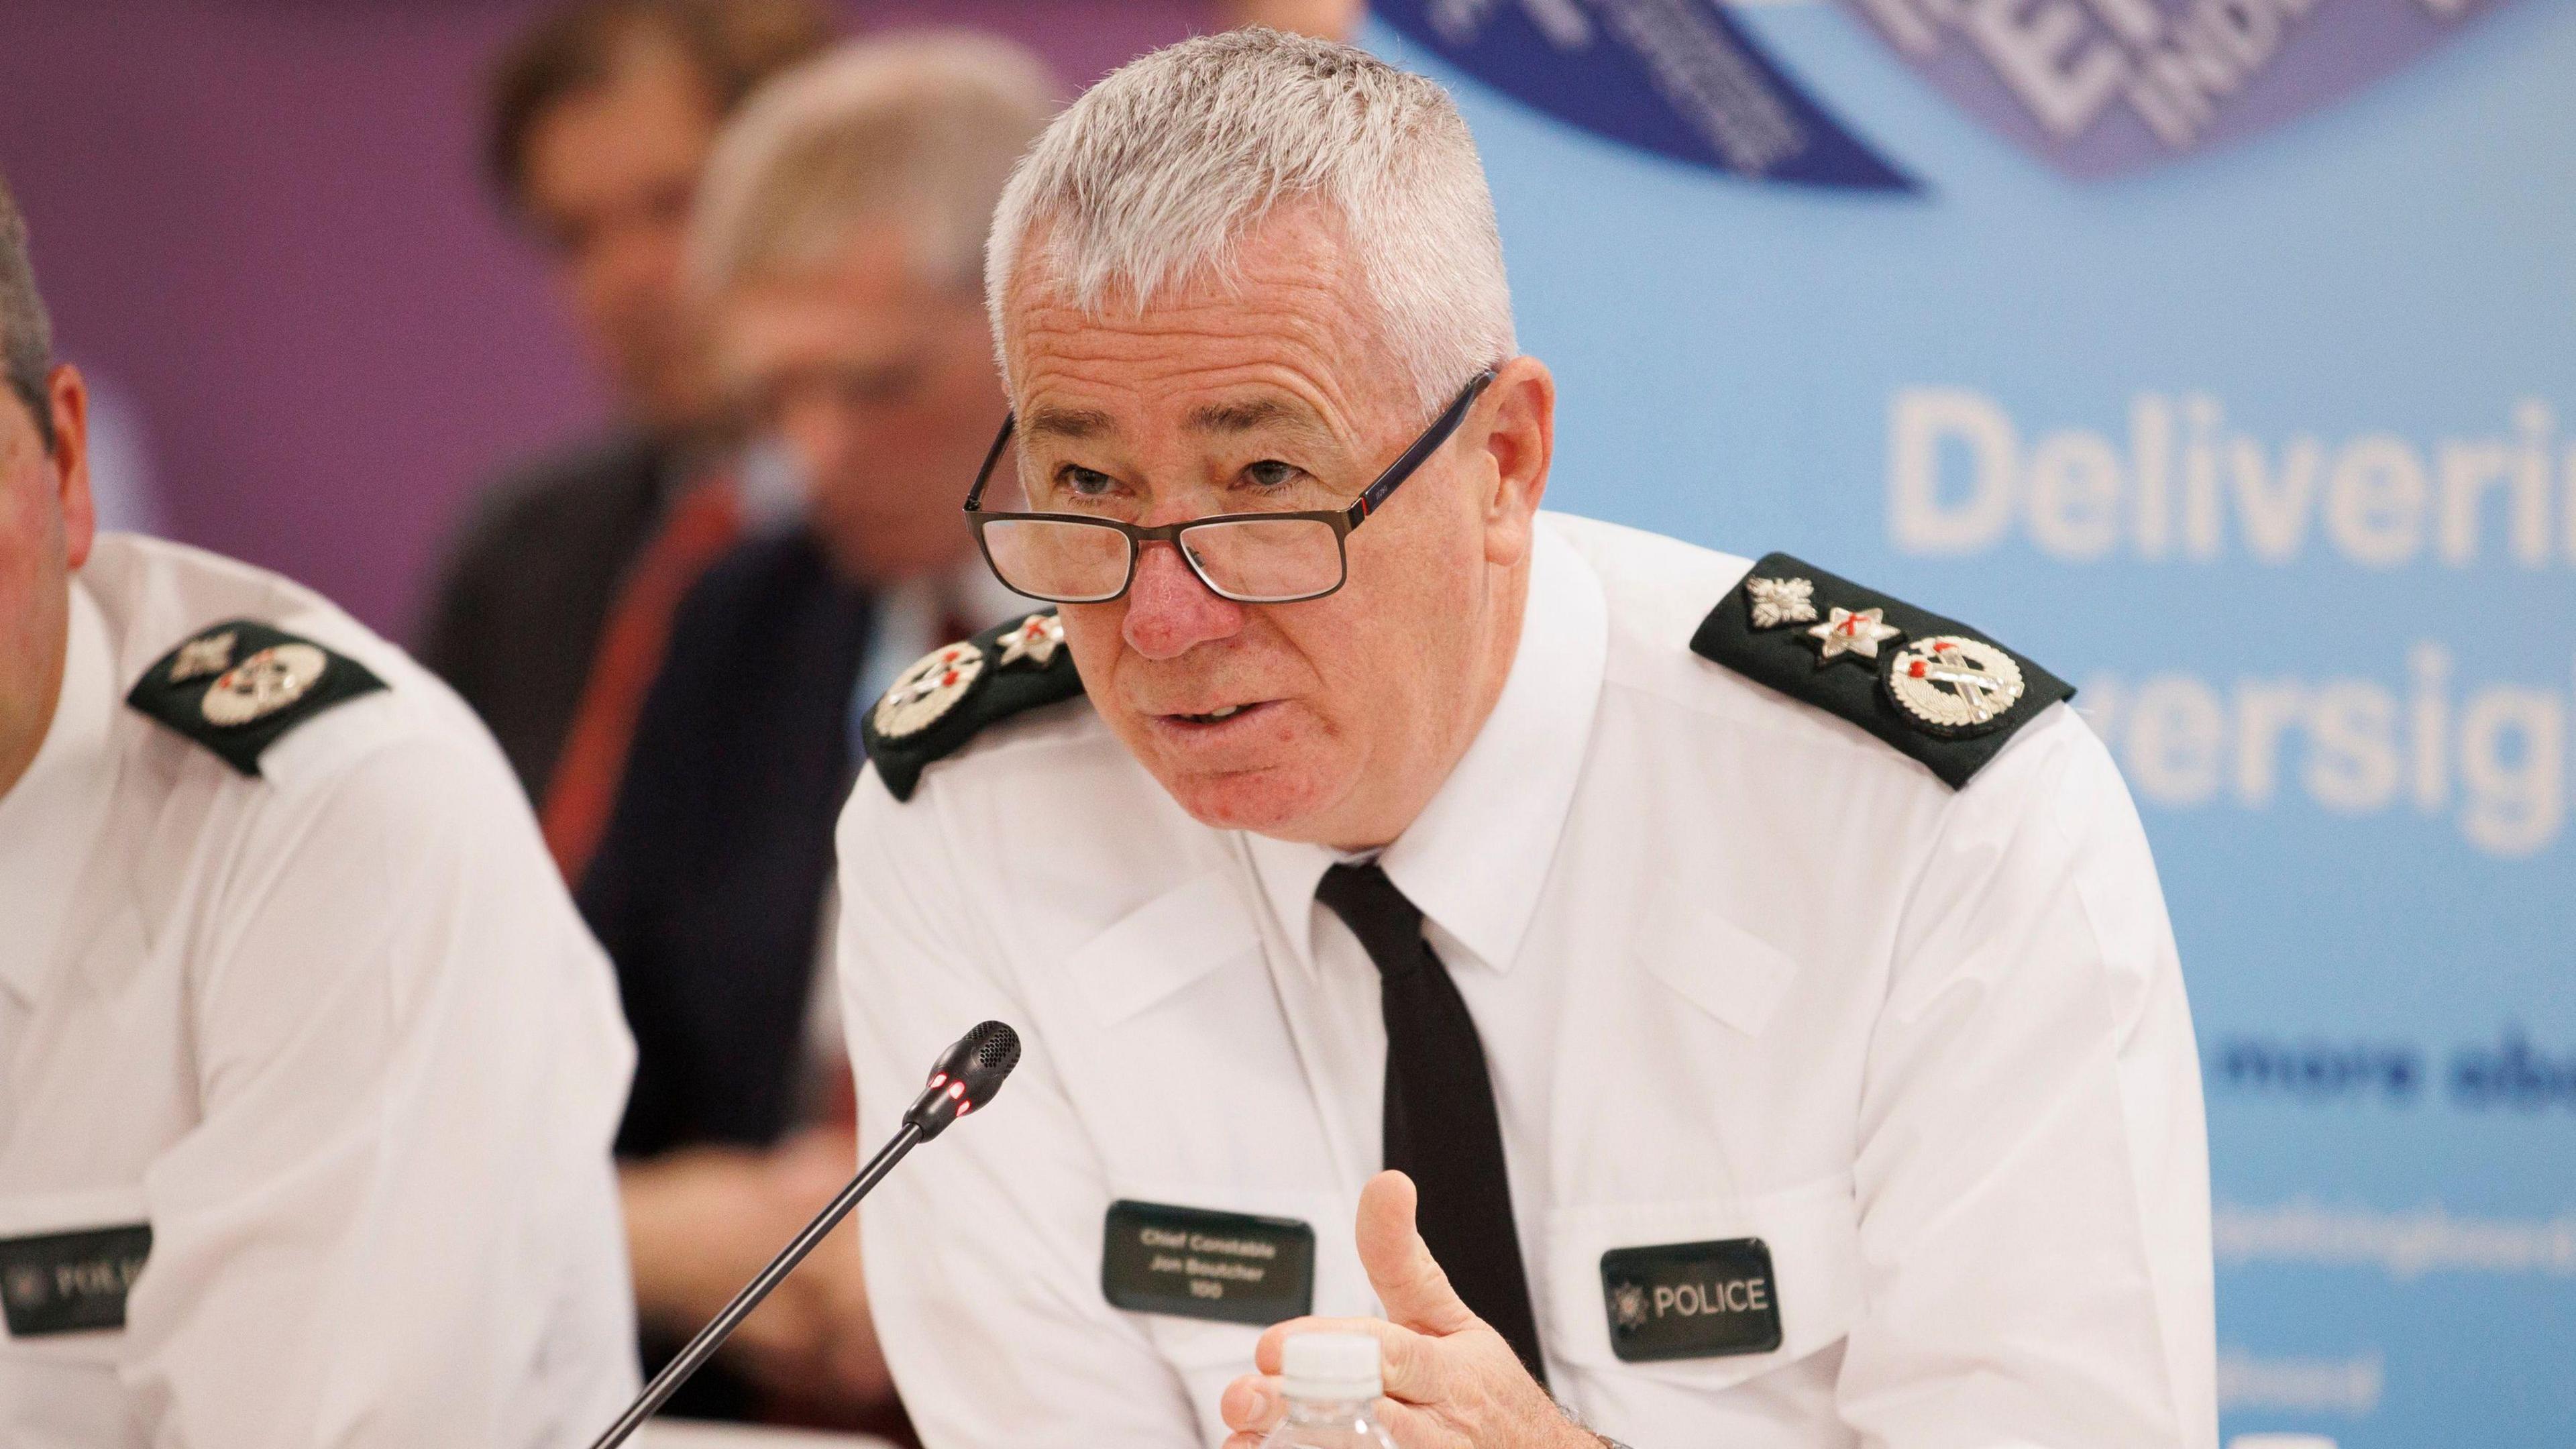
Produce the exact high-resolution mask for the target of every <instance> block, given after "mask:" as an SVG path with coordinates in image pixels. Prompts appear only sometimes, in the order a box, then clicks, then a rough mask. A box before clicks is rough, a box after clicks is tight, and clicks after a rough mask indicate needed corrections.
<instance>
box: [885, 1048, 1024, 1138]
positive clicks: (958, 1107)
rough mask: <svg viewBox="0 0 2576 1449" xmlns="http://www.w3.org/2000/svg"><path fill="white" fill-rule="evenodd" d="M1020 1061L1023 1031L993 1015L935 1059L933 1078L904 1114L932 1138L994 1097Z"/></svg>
mask: <svg viewBox="0 0 2576 1449" xmlns="http://www.w3.org/2000/svg"><path fill="white" fill-rule="evenodd" d="M1019 1064H1020V1034H1019V1033H1018V1032H1016V1031H1013V1030H1011V1028H1010V1026H1009V1024H1008V1023H1006V1022H999V1021H987V1022H984V1023H981V1024H980V1025H978V1026H977V1027H976V1028H975V1029H974V1030H973V1031H970V1032H968V1033H966V1034H965V1035H964V1036H961V1037H959V1038H958V1039H957V1042H956V1044H955V1045H953V1046H951V1047H949V1049H948V1050H947V1051H946V1052H945V1053H943V1054H941V1056H940V1058H939V1060H938V1061H936V1062H934V1063H932V1064H931V1067H930V1081H929V1082H928V1083H927V1084H926V1085H925V1086H923V1087H922V1089H921V1095H920V1096H919V1097H918V1098H916V1099H914V1101H913V1104H912V1110H910V1111H908V1112H906V1113H904V1114H903V1120H904V1121H905V1122H906V1123H907V1124H909V1125H910V1126H912V1127H915V1128H918V1129H919V1130H920V1133H921V1140H922V1141H924V1142H927V1141H929V1140H930V1139H931V1138H933V1137H936V1136H938V1135H939V1134H940V1133H942V1132H945V1131H947V1130H948V1124H949V1123H951V1122H954V1121H956V1120H957V1119H958V1118H960V1117H963V1116H965V1115H966V1114H967V1113H969V1112H972V1111H974V1110H975V1109H976V1108H978V1107H981V1106H983V1105H985V1104H986V1103H988V1102H991V1101H992V1100H993V1094H994V1093H996V1092H998V1091H1000V1090H1002V1079H1003V1078H1005V1077H1007V1076H1009V1075H1010V1074H1011V1068H1013V1067H1016V1066H1018V1065H1019Z"/></svg>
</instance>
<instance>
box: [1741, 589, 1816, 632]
mask: <svg viewBox="0 0 2576 1449" xmlns="http://www.w3.org/2000/svg"><path fill="white" fill-rule="evenodd" d="M1744 596H1745V598H1746V599H1748V600H1750V601H1751V602H1752V605H1753V627H1754V628H1756V629H1777V628H1779V627H1780V626H1781V625H1783V624H1806V623H1812V622H1814V620H1815V617H1816V581H1815V580H1814V579H1746V580H1745V581H1744Z"/></svg>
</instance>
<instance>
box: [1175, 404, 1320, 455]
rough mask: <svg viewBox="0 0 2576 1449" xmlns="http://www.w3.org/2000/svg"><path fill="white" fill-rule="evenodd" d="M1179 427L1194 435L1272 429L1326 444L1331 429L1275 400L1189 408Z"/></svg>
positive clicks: (1302, 409) (1304, 410)
mask: <svg viewBox="0 0 2576 1449" xmlns="http://www.w3.org/2000/svg"><path fill="white" fill-rule="evenodd" d="M1183 425H1184V426H1186V427H1187V428H1188V429H1189V430H1190V431H1191V432H1194V433H1215V434H1228V433H1250V432H1257V431H1259V430H1261V429H1263V428H1270V427H1276V428H1278V429H1279V430H1280V431H1282V432H1284V433H1287V434H1289V435H1290V436H1291V437H1294V438H1298V439H1302V440H1304V441H1306V442H1308V443H1320V444H1325V445H1329V444H1330V443H1331V442H1332V440H1333V439H1332V430H1331V429H1329V428H1327V427H1325V426H1324V424H1323V420H1322V419H1320V418H1318V417H1316V416H1315V415H1314V413H1312V412H1310V411H1308V410H1307V409H1305V408H1302V407H1298V406H1296V405H1295V404H1293V403H1287V402H1282V401H1280V400H1279V399H1277V398H1246V399H1243V400H1242V401H1239V402H1215V403H1207V404H1203V405H1202V406H1199V407H1195V408H1192V409H1191V410H1190V415H1189V416H1188V417H1187V418H1186V419H1184V420H1183Z"/></svg>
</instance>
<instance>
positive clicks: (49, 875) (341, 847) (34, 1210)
mask: <svg viewBox="0 0 2576 1449" xmlns="http://www.w3.org/2000/svg"><path fill="white" fill-rule="evenodd" d="M48 332H49V329H48V327H47V323H46V317H45V308H44V304H43V302H42V300H41V299H40V298H39V296H38V294H37V292H36V286H35V278H34V275H33V272H32V270H31V269H30V266H29V262H28V255H27V246H26V232H25V228H24V226H23V224H22V223H21V221H20V219H19V217H18V213H17V209H16V205H15V203H14V202H12V201H11V200H10V198H9V194H8V190H7V187H6V185H5V183H0V353H5V358H6V364H7V367H6V370H7V381H8V386H7V388H6V390H5V391H0V1310H5V1311H0V1328H5V1332H0V1445H6V1446H8V1449H72V1446H79V1449H129V1446H130V1449H141V1446H143V1445H146V1444H151V1445H166V1446H186V1449H253V1446H257V1449H321V1446H324V1445H350V1444H383V1445H393V1444H459V1445H475V1446H484V1449H504V1446H508V1449H542V1446H550V1445H560V1444H565V1443H577V1442H581V1441H582V1439H586V1438H587V1437H588V1435H589V1434H590V1433H591V1432H592V1431H593V1430H594V1429H595V1428H596V1427H597V1426H598V1425H599V1424H600V1423H602V1422H604V1421H606V1420H607V1419H608V1418H609V1417H610V1416H612V1415H614V1414H615V1413H616V1412H617V1410H618V1408H619V1407H620V1406H621V1405H622V1404H623V1403H624V1402H625V1400H626V1398H627V1397H628V1395H630V1394H631V1393H633V1392H634V1387H635V1363H634V1358H633V1354H632V1352H631V1347H630V1346H631V1344H632V1342H633V1325H634V1319H633V1307H632V1303H631V1301H630V1299H629V1297H628V1292H627V1283H626V1272H625V1264H624V1262H623V1260H622V1255H621V1253H620V1251H619V1246H618V1210H617V1199H616V1195H615V1178H614V1176H613V1174H612V1171H611V1166H610V1161H609V1140H610V1136H611V1133H612V1131H613V1129H614V1128H615V1126H616V1122H617V1113H618V1107H619V1104H620V1103H621V1102H622V1101H623V1100H624V1098H625V1092H626V1084H627V1072H628V1068H629V1065H630V1063H631V1061H632V1059H633V1057H632V1051H631V1048H630V1046H629V1044H628V1041H627V1035H626V1032H625V1029H624V1027H623V1026H622V1024H621V1023H620V1022H619V1021H618V1018H617V1003H616V998H615V996H614V994H613V992H612V989H611V985H610V980H609V974H608V968H607V963H606V962H604V961H603V960H602V959H601V958H600V953H599V948H598V947H597V946H596V945H594V944H593V943H592V941H591V939H590V937H589V935H588V934H587V933H586V932H584V931H583V930H582V925H581V921H580V919H579V917H578V916H576V915H575V914H574V912H573V909H572V904H571V902H570V901H568V900H567V899H566V898H565V894H564V889H563V886H562V883H561V882H560V881H558V880H557V879H556V878H555V875H554V871H553V870H552V868H551V867H550V866H549V865H548V863H547V861H546V857H545V852H544V849H543V847H542V846H541V844H540V843H539V841H538V838H537V832H536V828H535V824H534V822H533V821H531V820H530V819H529V816H528V808H527V804H526V802H525V801H524V800H523V799H521V797H520V795H519V792H518V790H517V788H516V787H515V786H514V785H513V784H512V782H511V779H510V772H509V769H508V766H507V765H506V764H505V763H504V761H503V760H502V758H501V755H500V752H499V751H497V750H495V749H494V748H493V747H492V741H491V737H490V736H489V735H488V734H487V733H486V732H485V731H484V729H483V728H482V726H481V725H480V724H478V723H477V722H476V721H475V719H474V717H473V715H472V714H471V713H469V712H468V711H467V710H466V708H465V707H464V705H462V704H461V703H459V702H458V701H457V699H456V697H455V696H454V695H453V694H451V693H450V692H449V691H448V690H447V689H446V688H444V687H443V686H441V685H440V684H439V683H438V681H437V680H436V679H434V678H432V677H431V676H430V675H429V674H428V672H427V671H425V670H423V669H421V668H420V667H419V666H418V665H416V664H414V663H413V662H412V661H411V660H410V659H408V658H405V657H404V656H403V654H402V651H400V650H398V649H396V648H394V647H393V646H392V645H390V644H388V643H386V642H385V641H384V640H382V639H379V638H377V637H376V636H375V635H374V634H372V633H369V632H368V631H367V630H366V629H365V628H363V627H361V626H360V625H359V624H358V623H356V622H355V621H354V620H352V619H351V618H350V617H349V616H348V615H347V614H345V613H342V612H341V611H340V610H339V609H337V608H334V607H333V606H332V605H331V604H330V602H329V601H327V600H325V599H323V598H321V597H319V596H318V595H315V594H313V593H311V592H309V591H307V590H305V589H302V588H299V587H297V586H296V585H295V584H293V583H290V582H288V581H287V580H285V579H283V578H280V577H278V576H277V575H275V574H272V573H268V572H266V571H264V570H260V569H255V568H252V567H250V566H248V565H246V564H240V563H236V562H234V561H232V560H230V559H224V558H218V557H216V556H214V555H213V554H209V553H204V552H200V551H199V550H196V549H192V548H186V547H182V546H180V545H178V544H172V543H163V542H159V541H157V540H153V539H146V538H138V537H134V536H132V535H126V534H117V533H100V532H98V531H97V529H96V527H95V513H94V510H93V506H92V502H91V494H90V479H89V461H90V448H89V441H90V439H89V423H90V407H89V394H88V388H87V386H86V384H85V383H84V381H83V380H82V377H81V374H80V372H79V371H78V370H77V369H75V368H73V367H70V366H68V365H55V364H54V363H53V362H52V359H51V344H50V339H49V336H48ZM575 1436H581V1437H580V1438H576V1437H575Z"/></svg>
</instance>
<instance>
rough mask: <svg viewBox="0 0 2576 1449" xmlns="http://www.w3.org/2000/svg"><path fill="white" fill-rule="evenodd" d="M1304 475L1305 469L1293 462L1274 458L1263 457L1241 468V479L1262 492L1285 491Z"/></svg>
mask: <svg viewBox="0 0 2576 1449" xmlns="http://www.w3.org/2000/svg"><path fill="white" fill-rule="evenodd" d="M1305 476H1306V470H1305V469H1303V468H1300V467H1298V466H1297V465H1296V464H1294V463H1282V462H1280V461H1279V460H1278V459H1276V458H1264V459H1262V460H1261V461H1260V462H1258V463H1253V464H1250V465H1248V466H1246V467H1245V468H1244V470H1243V481H1244V482H1245V483H1247V484H1249V485H1251V486H1252V488H1254V489H1255V490H1256V491H1258V492H1262V493H1285V492H1287V491H1288V490H1289V489H1290V488H1293V487H1295V486H1296V485H1297V484H1298V483H1299V482H1300V481H1302V480H1303V479H1304V478H1305Z"/></svg>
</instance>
